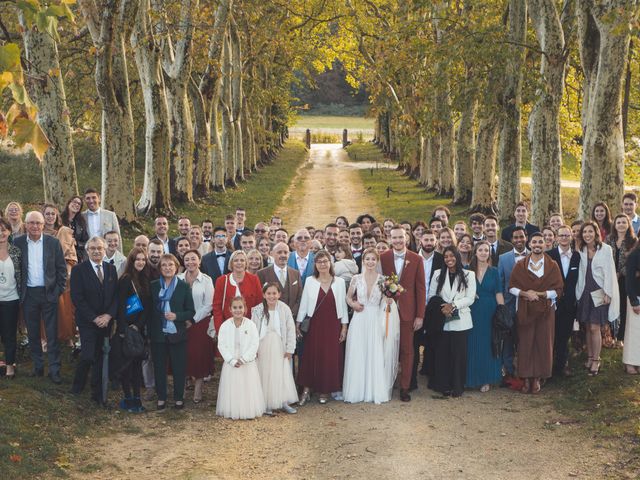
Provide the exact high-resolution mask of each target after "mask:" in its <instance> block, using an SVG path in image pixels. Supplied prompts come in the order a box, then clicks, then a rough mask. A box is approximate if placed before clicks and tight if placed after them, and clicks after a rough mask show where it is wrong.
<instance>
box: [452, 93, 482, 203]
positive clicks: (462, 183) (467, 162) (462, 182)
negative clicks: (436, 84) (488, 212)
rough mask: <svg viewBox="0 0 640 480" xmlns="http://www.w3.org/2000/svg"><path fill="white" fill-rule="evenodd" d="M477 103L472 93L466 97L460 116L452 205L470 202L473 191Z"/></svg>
mask: <svg viewBox="0 0 640 480" xmlns="http://www.w3.org/2000/svg"><path fill="white" fill-rule="evenodd" d="M477 108H478V101H477V100H476V98H475V94H474V91H470V92H469V94H468V95H467V100H466V103H465V105H464V107H463V109H462V112H460V113H461V115H460V124H459V125H458V132H457V141H456V170H455V189H454V194H453V203H455V204H458V205H461V204H468V203H469V202H470V201H471V192H472V190H473V161H474V155H475V149H476V141H475V132H474V125H475V118H476V110H477Z"/></svg>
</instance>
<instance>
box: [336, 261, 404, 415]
mask: <svg viewBox="0 0 640 480" xmlns="http://www.w3.org/2000/svg"><path fill="white" fill-rule="evenodd" d="M379 259H380V256H379V254H378V252H377V251H376V250H375V249H374V248H367V249H366V250H365V251H364V253H363V254H362V270H363V273H361V274H358V275H355V276H354V277H353V280H351V285H349V291H348V293H347V303H348V304H349V306H350V307H351V308H353V311H354V313H353V318H352V319H351V323H350V324H349V335H347V349H346V354H345V362H344V380H343V388H342V393H343V396H344V401H345V402H349V403H356V402H373V403H382V402H388V401H389V400H390V399H391V392H392V390H393V383H394V382H395V379H396V375H397V373H398V355H399V349H400V317H399V315H398V308H397V306H396V303H395V302H394V301H393V300H391V299H387V298H386V297H385V296H383V295H382V291H381V290H380V287H379V285H378V281H379V280H380V279H381V278H382V276H381V275H379V274H378V271H377V267H378V262H379ZM387 305H388V306H389V315H388V316H387V313H386V309H387Z"/></svg>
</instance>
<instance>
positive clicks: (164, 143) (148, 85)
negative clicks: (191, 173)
mask: <svg viewBox="0 0 640 480" xmlns="http://www.w3.org/2000/svg"><path fill="white" fill-rule="evenodd" d="M151 15H152V12H151V4H150V1H149V0H141V2H140V7H139V9H138V17H137V19H136V23H135V26H134V29H133V32H132V34H131V46H132V48H133V54H134V58H135V62H136V66H137V68H138V77H139V78H140V86H141V89H142V99H143V101H144V114H145V137H144V139H145V168H144V185H143V187H142V194H141V195H140V199H139V200H138V204H137V206H136V210H137V212H138V213H139V214H153V213H154V212H156V211H161V212H164V213H172V212H173V207H172V204H171V192H170V188H169V162H170V155H169V152H170V143H169V140H170V136H171V135H170V132H169V109H168V106H167V97H166V94H165V87H164V80H163V76H162V66H161V55H162V52H161V46H160V44H159V42H158V41H157V39H156V36H155V32H154V28H153V26H152V24H151V18H150V16H151Z"/></svg>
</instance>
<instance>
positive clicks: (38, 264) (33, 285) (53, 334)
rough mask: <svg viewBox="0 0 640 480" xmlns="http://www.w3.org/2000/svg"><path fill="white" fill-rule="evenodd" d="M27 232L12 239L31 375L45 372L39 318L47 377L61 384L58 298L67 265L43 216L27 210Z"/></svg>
mask: <svg viewBox="0 0 640 480" xmlns="http://www.w3.org/2000/svg"><path fill="white" fill-rule="evenodd" d="M25 223H26V225H27V234H26V235H22V236H20V237H18V238H16V239H15V240H14V245H15V246H16V247H18V248H19V249H20V250H21V252H22V285H20V301H21V303H22V308H23V314H24V320H25V323H26V325H27V334H28V336H29V350H30V351H31V359H32V360H33V371H32V375H33V376H36V377H42V376H43V375H44V360H43V357H42V343H41V340H40V321H41V320H42V321H43V323H44V329H45V333H46V335H47V356H48V357H49V378H50V379H51V381H52V382H53V383H56V384H60V383H62V380H61V378H60V348H59V346H58V297H60V295H61V294H62V292H63V291H64V289H65V288H66V285H67V265H66V263H65V261H64V253H63V252H62V247H61V246H60V242H59V241H58V239H56V238H55V237H52V236H50V235H44V234H43V231H44V217H43V216H42V214H41V213H40V212H36V211H32V212H28V213H27V216H26V219H25Z"/></svg>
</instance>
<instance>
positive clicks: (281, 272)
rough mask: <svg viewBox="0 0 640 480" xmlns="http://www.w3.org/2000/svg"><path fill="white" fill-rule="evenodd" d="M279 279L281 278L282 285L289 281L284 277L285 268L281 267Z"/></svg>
mask: <svg viewBox="0 0 640 480" xmlns="http://www.w3.org/2000/svg"><path fill="white" fill-rule="evenodd" d="M278 279H279V280H280V285H282V286H283V287H284V284H285V283H286V282H287V280H286V279H285V278H284V270H282V269H280V271H279V272H278Z"/></svg>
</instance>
